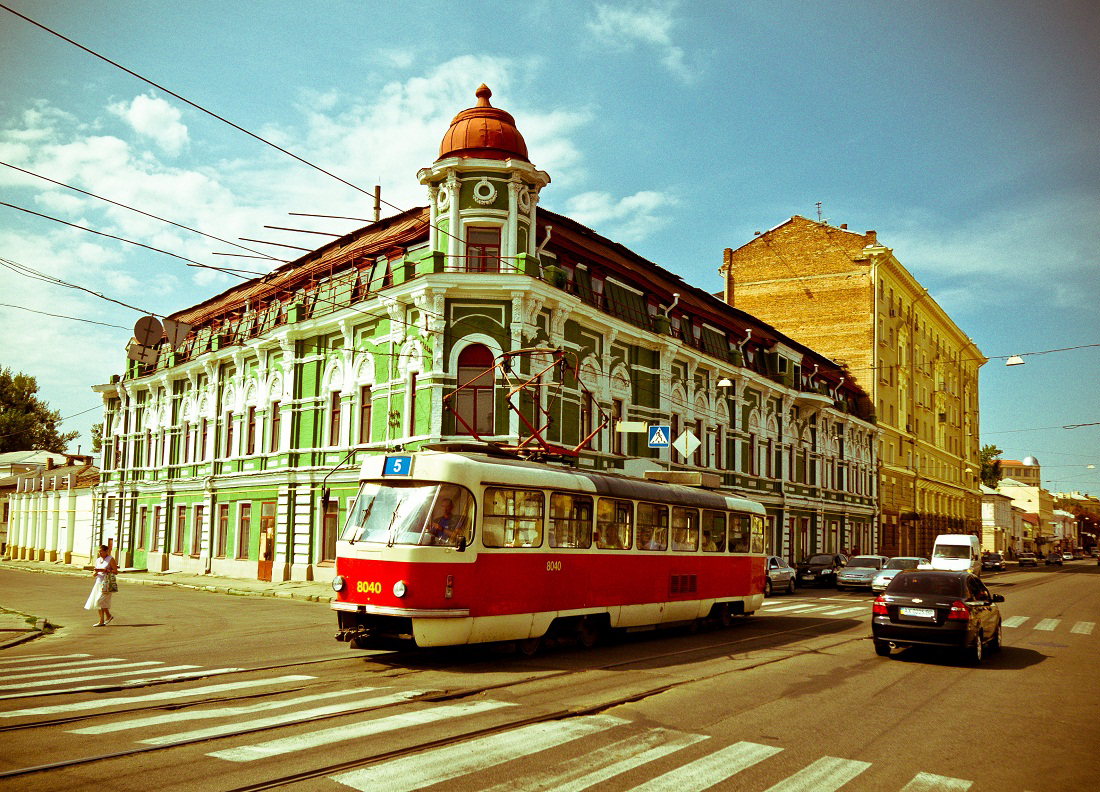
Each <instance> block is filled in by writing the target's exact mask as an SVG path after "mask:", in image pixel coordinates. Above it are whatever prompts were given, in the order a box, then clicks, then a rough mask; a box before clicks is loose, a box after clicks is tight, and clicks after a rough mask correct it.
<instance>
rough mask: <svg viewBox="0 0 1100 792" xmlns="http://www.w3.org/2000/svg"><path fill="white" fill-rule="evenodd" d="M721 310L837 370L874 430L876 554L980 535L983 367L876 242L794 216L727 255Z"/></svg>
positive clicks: (972, 347) (913, 551)
mask: <svg viewBox="0 0 1100 792" xmlns="http://www.w3.org/2000/svg"><path fill="white" fill-rule="evenodd" d="M719 272H720V273H721V275H722V276H723V279H724V284H725V287H724V292H723V298H724V300H725V301H726V302H727V303H728V304H730V305H732V306H734V307H736V308H739V309H741V310H743V311H746V312H748V313H750V314H752V315H753V316H756V317H758V318H760V319H762V320H763V321H765V322H767V323H769V324H771V325H772V326H774V327H775V328H776V329H777V330H780V331H782V332H783V333H785V334H787V335H789V336H790V337H791V338H794V339H795V340H797V341H800V342H801V343H803V344H805V345H807V346H809V347H811V348H813V349H814V350H815V351H817V352H820V353H821V354H823V355H825V356H826V357H829V358H831V359H833V360H834V361H836V362H838V363H841V364H843V365H845V366H846V367H847V370H848V372H849V374H850V375H851V376H852V378H853V379H854V380H855V381H856V382H857V383H858V384H859V385H860V386H861V387H862V388H863V390H864V391H865V392H866V393H868V394H870V396H871V399H872V401H873V403H874V405H875V408H876V418H877V423H878V427H879V454H878V458H879V476H878V497H879V510H880V516H879V520H880V525H879V536H880V540H879V547H878V550H879V551H880V552H882V553H884V554H887V555H927V554H928V553H929V552H930V551H931V549H932V542H933V540H934V538H935V536H936V535H937V534H941V533H973V534H976V535H977V536H981V530H982V528H981V492H980V489H979V479H978V473H979V471H980V469H981V465H980V462H979V437H978V429H979V423H978V369H979V368H980V367H981V365H982V364H983V363H985V362H986V358H985V357H984V356H983V355H982V353H981V351H980V350H979V349H978V347H977V345H976V344H975V343H974V342H973V341H972V340H971V339H970V338H969V337H968V336H967V335H966V333H964V332H963V331H962V330H961V329H959V327H958V326H957V325H956V324H955V323H954V322H953V321H952V320H951V317H950V316H948V315H947V313H946V312H945V311H944V310H943V308H941V307H940V306H939V304H937V303H936V301H935V300H934V299H933V298H932V297H931V296H930V295H929V293H928V290H927V289H925V288H924V287H923V286H921V284H920V282H919V281H917V279H916V278H914V277H913V275H912V274H911V273H910V272H909V271H908V270H907V269H906V268H905V267H904V266H902V264H901V262H900V261H898V259H897V257H896V256H895V255H894V251H893V250H891V249H890V248H888V247H886V246H884V245H882V244H881V243H880V242H879V241H878V235H877V234H876V232H874V231H867V232H866V233H862V234H861V233H856V232H853V231H849V230H848V229H847V226H844V225H842V226H840V227H834V226H831V225H829V224H827V223H820V222H815V221H813V220H809V219H807V218H805V217H800V216H795V217H792V218H791V219H790V220H787V221H786V222H784V223H782V224H780V225H778V226H776V227H775V228H773V229H771V230H769V231H766V232H764V233H761V234H757V235H756V236H755V237H754V238H753V240H752V241H750V242H748V243H746V244H744V245H742V246H741V247H739V248H737V249H736V250H734V249H729V248H727V249H726V251H725V254H724V261H723V263H722V267H721V269H720V270H719Z"/></svg>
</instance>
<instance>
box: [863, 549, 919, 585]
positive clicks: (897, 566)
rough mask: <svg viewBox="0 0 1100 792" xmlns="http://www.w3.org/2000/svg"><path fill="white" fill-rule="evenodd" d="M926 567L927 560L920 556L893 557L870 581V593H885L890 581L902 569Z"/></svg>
mask: <svg viewBox="0 0 1100 792" xmlns="http://www.w3.org/2000/svg"><path fill="white" fill-rule="evenodd" d="M922 564H923V565H927V564H928V559H927V558H921V557H920V556H895V557H894V558H891V559H890V560H889V561H887V562H886V566H884V567H883V568H882V570H881V571H879V572H876V573H875V577H874V579H873V580H872V581H871V591H879V592H882V591H886V587H887V586H888V585H890V581H891V580H893V579H894V576H895V575H896V574H897V573H898V572H900V571H901V570H903V569H917V568H918V567H919V566H921V565H922Z"/></svg>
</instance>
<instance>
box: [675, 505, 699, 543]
mask: <svg viewBox="0 0 1100 792" xmlns="http://www.w3.org/2000/svg"><path fill="white" fill-rule="evenodd" d="M672 549H673V550H679V551H681V552H694V551H695V550H698V549H699V512H698V511H697V510H695V509H685V508H683V507H682V506H673V507H672Z"/></svg>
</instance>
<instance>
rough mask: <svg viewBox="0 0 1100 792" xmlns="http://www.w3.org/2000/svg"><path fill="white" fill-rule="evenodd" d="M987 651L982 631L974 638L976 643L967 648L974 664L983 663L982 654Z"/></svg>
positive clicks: (969, 657)
mask: <svg viewBox="0 0 1100 792" xmlns="http://www.w3.org/2000/svg"><path fill="white" fill-rule="evenodd" d="M984 651H985V640H984V639H983V637H982V634H981V632H979V633H978V637H977V638H976V639H975V640H974V645H973V646H971V647H970V648H969V649H968V650H967V655H968V659H969V660H970V662H971V663H972V664H973V665H981V664H982V654H983V652H984Z"/></svg>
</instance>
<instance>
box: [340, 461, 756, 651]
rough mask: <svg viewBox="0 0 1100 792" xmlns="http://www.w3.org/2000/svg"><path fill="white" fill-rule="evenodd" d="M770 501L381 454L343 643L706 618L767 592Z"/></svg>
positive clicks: (425, 641) (346, 560)
mask: <svg viewBox="0 0 1100 792" xmlns="http://www.w3.org/2000/svg"><path fill="white" fill-rule="evenodd" d="M763 552H764V509H763V507H762V506H761V505H760V504H758V503H755V502H753V501H749V500H745V499H742V498H733V497H728V496H725V495H722V494H719V493H718V492H715V491H713V490H708V489H702V488H697V487H688V486H682V485H676V484H667V483H661V482H656V481H650V480H647V479H639V478H632V477H629V476H623V475H617V474H612V473H601V472H595V471H585V470H580V469H576V468H564V467H556V466H552V465H547V464H542V463H537V462H530V461H524V460H520V459H516V458H500V457H498V456H495V455H490V454H486V453H452V452H447V451H422V452H417V453H412V454H400V455H393V454H391V455H387V456H378V457H372V458H371V459H369V460H367V461H366V462H365V463H364V465H363V469H362V473H361V485H360V489H359V494H358V496H357V497H356V500H355V504H354V507H353V508H352V509H351V512H350V514H349V516H348V521H347V523H346V525H345V527H344V530H343V533H342V535H341V537H340V539H339V541H338V543H337V559H336V573H337V574H336V577H335V578H334V580H333V588H334V589H335V590H336V592H337V596H336V599H335V601H334V602H333V603H332V607H333V609H334V610H336V611H337V615H338V620H339V628H340V630H339V632H338V633H337V636H336V637H337V638H338V639H339V640H343V641H351V642H353V645H355V646H359V647H368V646H384V645H392V644H393V642H394V640H395V639H397V640H399V641H403V642H413V643H415V645H417V646H448V645H457V644H470V643H482V642H489V641H519V642H521V644H520V645H521V648H524V649H533V648H534V647H535V646H537V644H538V641H539V640H540V639H541V638H542V637H543V636H546V635H548V634H549V635H561V634H575V635H577V636H578V637H579V639H580V640H581V642H582V643H584V644H588V643H590V642H592V641H594V640H595V639H596V638H597V637H598V636H599V635H600V634H601V633H602V632H604V631H606V630H611V629H624V628H625V629H630V628H645V627H654V626H660V625H668V624H675V623H685V622H692V621H694V620H697V619H704V618H713V619H716V620H718V621H720V622H722V623H728V621H729V620H730V618H731V617H733V616H736V615H747V614H750V613H752V612H753V611H755V610H756V609H757V608H758V607H760V604H761V602H762V601H763V597H764V593H763V592H764V577H765V574H766V573H765V569H764V555H763Z"/></svg>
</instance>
